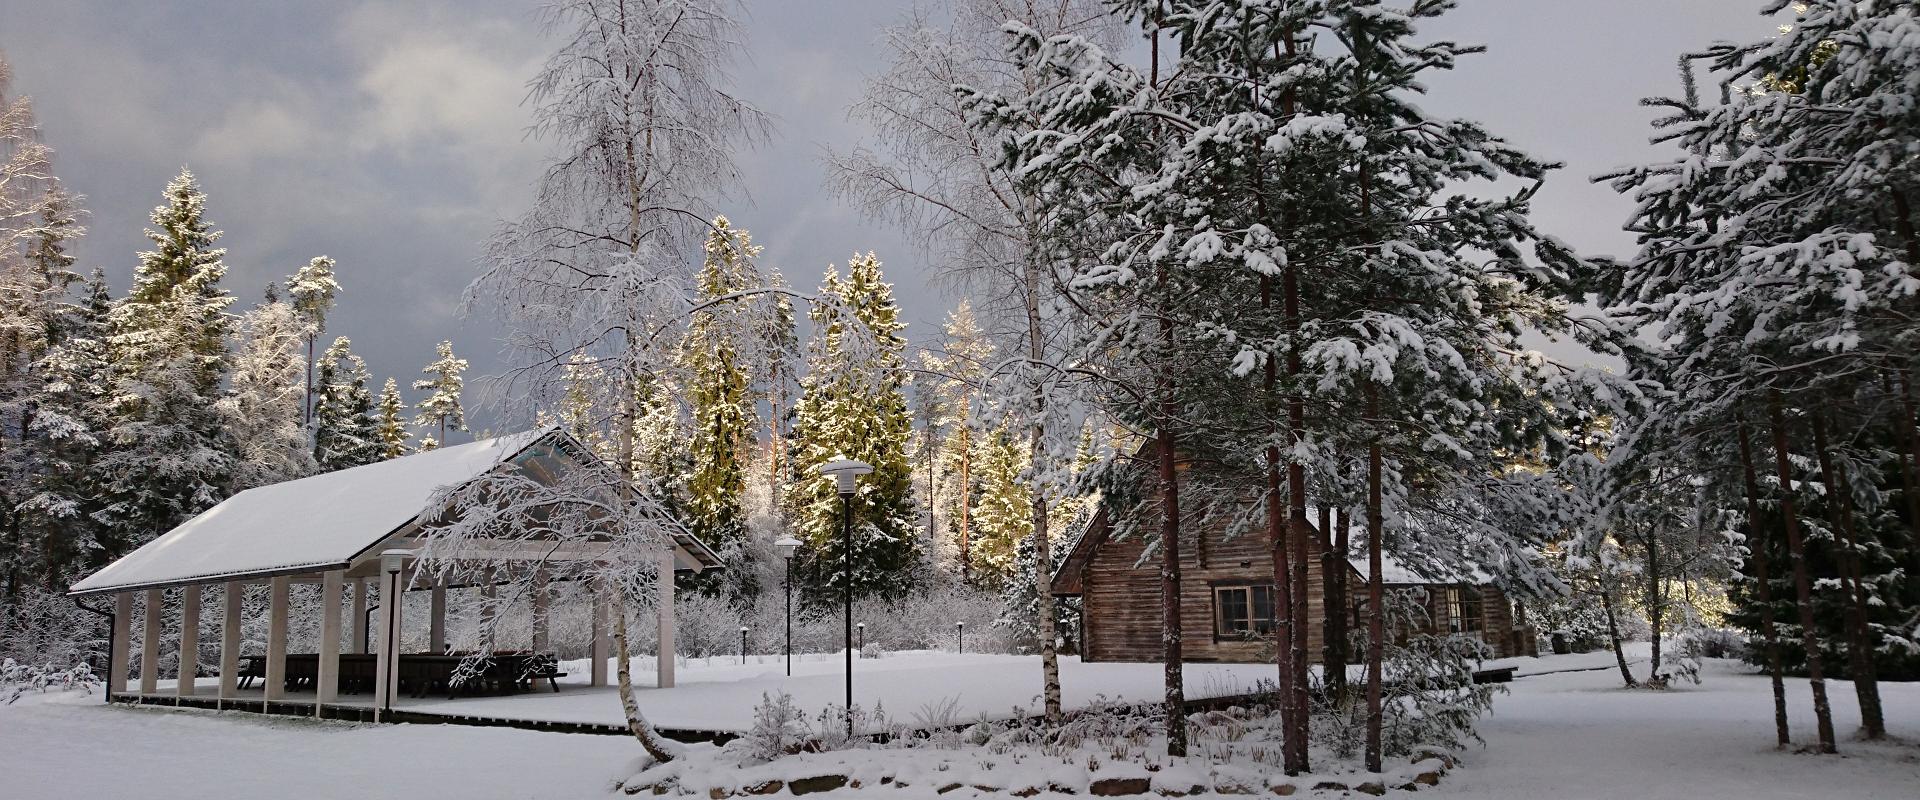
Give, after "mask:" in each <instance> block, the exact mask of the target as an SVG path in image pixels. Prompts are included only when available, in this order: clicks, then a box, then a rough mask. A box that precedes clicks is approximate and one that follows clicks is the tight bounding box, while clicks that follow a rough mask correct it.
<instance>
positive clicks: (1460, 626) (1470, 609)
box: [1447, 586, 1486, 633]
mask: <svg viewBox="0 0 1920 800" xmlns="http://www.w3.org/2000/svg"><path fill="white" fill-rule="evenodd" d="M1480 606H1481V604H1480V590H1479V589H1476V588H1474V587H1472V586H1452V587H1448V589H1447V623H1448V625H1449V627H1450V628H1451V630H1452V631H1453V632H1454V633H1479V632H1480V631H1481V630H1482V629H1483V628H1485V627H1486V624H1485V617H1484V616H1482V611H1481V607H1480Z"/></svg>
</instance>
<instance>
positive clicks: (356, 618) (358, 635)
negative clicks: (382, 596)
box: [347, 578, 372, 655]
mask: <svg viewBox="0 0 1920 800" xmlns="http://www.w3.org/2000/svg"><path fill="white" fill-rule="evenodd" d="M350 585H351V586H352V588H353V621H352V623H351V624H350V625H348V626H347V627H348V630H350V631H351V633H352V641H349V642H347V652H349V653H354V654H361V655H364V654H365V653H366V652H367V592H369V591H372V589H371V587H369V586H368V585H367V579H366V578H354V579H353V581H352V582H351V584H350Z"/></svg>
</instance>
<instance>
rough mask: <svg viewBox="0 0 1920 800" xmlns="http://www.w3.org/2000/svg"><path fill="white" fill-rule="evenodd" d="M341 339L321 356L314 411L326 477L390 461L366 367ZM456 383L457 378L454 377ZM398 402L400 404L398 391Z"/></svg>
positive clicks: (316, 445)
mask: <svg viewBox="0 0 1920 800" xmlns="http://www.w3.org/2000/svg"><path fill="white" fill-rule="evenodd" d="M352 348H353V342H351V341H349V340H348V339H347V337H345V336H342V337H339V338H337V339H334V340H333V344H332V345H329V346H328V347H327V351H326V352H325V353H322V354H321V356H320V369H319V378H318V386H317V387H316V388H317V389H318V390H319V392H318V395H317V396H316V397H315V398H314V409H313V459H314V461H315V462H316V463H318V464H319V465H320V469H321V471H323V472H331V471H333V470H336V469H345V468H347V467H357V466H361V465H363V464H372V463H374V462H376V461H380V460H383V459H385V458H387V457H388V456H387V455H386V450H387V446H388V445H387V442H386V441H384V440H383V438H382V434H381V424H382V420H381V419H380V418H379V417H378V416H376V412H375V410H374V403H373V395H372V393H371V392H370V391H368V389H367V380H368V379H367V365H366V362H364V361H362V360H361V359H360V357H359V356H356V355H354V354H353V349H352ZM455 377H456V379H457V378H458V376H457V375H456V376H455ZM395 395H396V397H395V398H394V400H395V401H396V402H397V401H398V400H399V398H398V397H397V395H398V392H397V391H396V392H395Z"/></svg>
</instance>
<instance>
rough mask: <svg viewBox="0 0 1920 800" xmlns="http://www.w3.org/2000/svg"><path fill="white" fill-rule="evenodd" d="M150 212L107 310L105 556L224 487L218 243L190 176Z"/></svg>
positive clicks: (223, 324) (230, 460) (224, 361)
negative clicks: (115, 300)
mask: <svg viewBox="0 0 1920 800" xmlns="http://www.w3.org/2000/svg"><path fill="white" fill-rule="evenodd" d="M165 198H166V202H165V203H163V204H162V205H160V206H159V207H157V208H155V209H154V210H153V214H152V217H151V219H152V221H153V225H154V227H153V228H151V229H149V230H148V231H147V238H148V239H151V240H152V241H153V243H154V249H153V250H151V251H148V252H144V253H141V254H140V263H139V264H138V265H137V266H136V267H135V268H134V275H133V286H132V290H131V292H130V293H129V295H128V296H127V297H126V298H125V299H124V300H122V301H121V302H120V303H119V304H118V305H116V306H115V307H114V309H113V311H112V312H111V314H110V315H109V329H110V335H109V342H110V347H111V353H112V361H113V365H114V371H113V389H112V394H111V396H110V397H109V400H108V406H109V408H110V409H111V414H112V422H111V426H110V428H109V429H108V432H107V440H108V447H109V452H107V453H105V454H104V455H103V456H102V457H101V459H100V461H99V463H98V465H97V466H98V472H99V475H100V479H101V497H102V501H103V507H102V508H101V509H100V510H99V511H97V512H96V513H95V514H94V518H95V519H96V520H98V521H99V522H100V523H101V524H102V525H103V526H104V530H103V531H102V535H101V540H102V545H103V546H104V548H103V555H104V556H106V557H109V558H111V557H116V556H118V555H120V554H122V553H124V552H126V551H127V550H128V549H129V548H131V547H134V546H137V545H139V544H141V543H143V542H145V541H146V540H148V539H150V538H152V537H154V536H157V535H159V534H161V533H165V532H166V531H168V530H171V529H172V528H173V527H174V526H176V525H178V524H180V523H181V522H183V521H185V520H186V519H187V518H188V517H191V516H192V515H194V514H197V513H199V512H200V511H202V510H205V509H207V508H209V507H212V506H213V505H214V504H215V503H218V502H219V501H220V500H221V499H222V498H224V497H225V496H226V494H227V489H228V486H229V484H230V481H231V478H232V475H233V471H234V467H235V456H234V449H235V448H234V446H233V442H232V440H231V439H230V438H229V437H228V436H227V434H226V431H225V430H224V426H223V423H224V420H223V418H222V415H221V414H220V412H219V409H218V400H219V398H220V394H221V386H222V384H223V383H224V382H225V379H226V373H227V368H228V357H227V350H226V345H227V329H228V325H227V315H226V309H227V306H229V305H231V304H232V302H233V298H232V297H231V296H229V295H228V294H227V293H226V291H224V290H222V289H221V288H220V280H221V278H222V277H224V276H225V275H226V264H225V263H224V261H223V258H224V257H225V255H226V250H224V249H222V248H219V247H216V246H215V244H216V243H217V242H218V240H219V238H220V233H219V231H216V230H214V229H213V225H212V224H211V223H210V222H208V221H207V220H206V218H205V210H206V202H207V196H206V194H205V193H203V192H201V191H200V187H199V185H198V183H197V182H196V181H195V180H194V177H193V173H192V172H190V171H187V170H184V169H183V170H181V171H180V174H179V175H178V176H177V177H175V178H174V179H173V180H172V181H170V182H169V183H168V184H167V188H166V192H165Z"/></svg>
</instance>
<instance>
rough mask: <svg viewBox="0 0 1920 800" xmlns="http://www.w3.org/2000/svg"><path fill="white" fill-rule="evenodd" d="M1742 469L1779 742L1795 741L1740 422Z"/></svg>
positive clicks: (1749, 454)
mask: <svg viewBox="0 0 1920 800" xmlns="http://www.w3.org/2000/svg"><path fill="white" fill-rule="evenodd" d="M1739 436H1740V471H1741V478H1742V479H1743V480H1744V481H1745V482H1746V489H1747V534H1748V535H1749V536H1751V537H1753V542H1752V543H1751V544H1749V545H1748V548H1747V549H1748V551H1749V552H1751V553H1753V572H1754V583H1755V585H1756V586H1757V587H1758V589H1757V592H1756V594H1757V596H1758V598H1759V602H1760V639H1761V641H1762V642H1764V645H1763V646H1764V647H1765V648H1766V656H1767V677H1768V678H1769V679H1770V681H1771V682H1772V683H1773V728H1774V733H1775V735H1776V736H1777V737H1778V738H1779V745H1780V746H1781V747H1786V746H1787V745H1789V744H1792V743H1793V738H1792V737H1791V736H1790V735H1789V733H1788V730H1787V687H1786V682H1785V679H1784V678H1783V677H1782V674H1781V673H1782V670H1781V668H1780V642H1779V639H1778V637H1777V635H1776V634H1775V633H1774V629H1773V587H1772V586H1771V585H1770V582H1769V578H1768V577H1767V541H1766V535H1765V534H1764V533H1763V532H1762V529H1761V527H1760V481H1759V479H1758V478H1757V477H1755V476H1754V470H1753V446H1752V445H1751V444H1749V443H1748V440H1747V424H1746V423H1745V422H1742V423H1740V426H1739Z"/></svg>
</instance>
